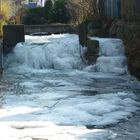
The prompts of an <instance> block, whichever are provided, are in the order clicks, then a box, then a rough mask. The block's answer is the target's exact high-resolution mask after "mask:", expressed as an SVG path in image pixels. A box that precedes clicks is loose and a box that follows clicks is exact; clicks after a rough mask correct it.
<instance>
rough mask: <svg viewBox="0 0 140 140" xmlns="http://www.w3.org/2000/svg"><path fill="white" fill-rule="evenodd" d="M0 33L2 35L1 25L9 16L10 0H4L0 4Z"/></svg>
mask: <svg viewBox="0 0 140 140" xmlns="http://www.w3.org/2000/svg"><path fill="white" fill-rule="evenodd" d="M0 6H1V7H0V10H1V11H0V35H2V26H3V25H4V24H5V23H6V22H7V21H8V19H9V18H10V16H11V13H10V12H9V11H11V1H10V0H5V1H3V2H1V5H0Z"/></svg>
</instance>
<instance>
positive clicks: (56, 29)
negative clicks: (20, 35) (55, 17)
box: [25, 24, 75, 34]
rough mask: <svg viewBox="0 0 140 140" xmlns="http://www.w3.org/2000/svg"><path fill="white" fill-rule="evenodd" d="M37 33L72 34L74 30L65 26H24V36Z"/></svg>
mask: <svg viewBox="0 0 140 140" xmlns="http://www.w3.org/2000/svg"><path fill="white" fill-rule="evenodd" d="M37 32H48V34H52V33H54V34H55V33H73V32H75V28H74V27H72V26H70V25H66V24H58V25H57V24H56V25H25V34H32V33H37Z"/></svg>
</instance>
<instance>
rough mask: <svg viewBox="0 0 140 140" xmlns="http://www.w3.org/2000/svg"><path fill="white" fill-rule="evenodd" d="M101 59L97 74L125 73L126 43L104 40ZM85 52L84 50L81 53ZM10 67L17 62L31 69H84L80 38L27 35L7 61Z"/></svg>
mask: <svg viewBox="0 0 140 140" xmlns="http://www.w3.org/2000/svg"><path fill="white" fill-rule="evenodd" d="M92 39H94V40H98V41H99V44H100V49H99V50H100V51H99V57H98V58H97V62H96V64H95V65H93V68H94V69H95V71H96V72H103V73H115V74H125V73H126V72H127V66H126V58H125V55H124V46H123V42H122V41H121V40H120V39H102V38H92ZM82 53H84V49H83V50H82ZM6 63H8V65H10V64H12V63H14V64H17V65H22V66H24V67H29V68H31V69H48V68H53V69H58V70H64V69H84V68H86V67H87V66H85V64H84V63H83V62H82V60H81V56H80V48H79V42H78V36H77V35H74V34H71V35H70V34H60V35H50V36H40V37H39V36H26V42H25V43H18V44H17V45H16V47H15V49H14V50H13V53H12V54H10V55H8V57H7V59H6Z"/></svg>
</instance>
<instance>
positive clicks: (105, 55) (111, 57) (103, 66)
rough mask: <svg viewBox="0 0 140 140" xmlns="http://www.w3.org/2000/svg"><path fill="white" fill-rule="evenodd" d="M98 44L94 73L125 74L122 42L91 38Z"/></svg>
mask: <svg viewBox="0 0 140 140" xmlns="http://www.w3.org/2000/svg"><path fill="white" fill-rule="evenodd" d="M91 39H93V40H98V41H99V44H100V48H99V57H98V58H97V62H96V64H95V68H96V71H98V72H104V73H116V74H126V73H127V64H126V57H125V53H124V45H123V42H122V40H120V39H113V38H110V39H109V38H104V39H103V38H91Z"/></svg>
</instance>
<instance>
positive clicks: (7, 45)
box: [3, 25, 25, 55]
mask: <svg viewBox="0 0 140 140" xmlns="http://www.w3.org/2000/svg"><path fill="white" fill-rule="evenodd" d="M24 41H25V37H24V25H5V26H4V27H3V53H4V55H6V54H8V53H10V52H11V51H12V50H13V48H14V47H15V45H16V44H17V43H19V42H24Z"/></svg>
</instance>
